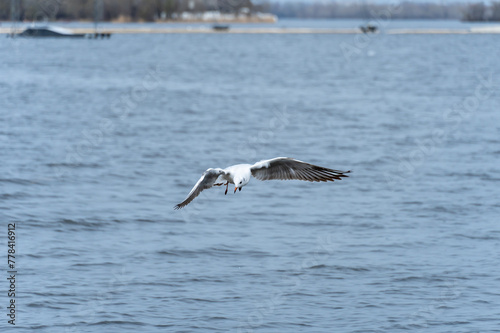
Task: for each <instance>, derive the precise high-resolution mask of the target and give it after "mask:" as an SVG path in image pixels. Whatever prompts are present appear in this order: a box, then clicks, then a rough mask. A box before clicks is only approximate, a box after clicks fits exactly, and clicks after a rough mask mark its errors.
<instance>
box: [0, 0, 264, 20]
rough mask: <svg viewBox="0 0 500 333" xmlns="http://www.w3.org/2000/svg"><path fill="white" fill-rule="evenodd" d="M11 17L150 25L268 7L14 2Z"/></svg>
mask: <svg viewBox="0 0 500 333" xmlns="http://www.w3.org/2000/svg"><path fill="white" fill-rule="evenodd" d="M15 3H16V6H15V8H14V12H15V15H14V16H15V17H16V19H17V20H20V21H32V20H40V19H42V18H43V19H48V20H93V19H94V18H96V17H97V18H98V19H99V20H104V21H126V22H140V21H145V22H152V21H158V20H168V19H172V18H174V17H178V16H179V15H176V14H180V13H184V12H188V13H203V12H208V11H217V12H221V13H235V14H241V15H252V13H255V12H269V8H270V6H269V4H268V3H267V2H265V1H264V2H262V3H261V4H253V3H252V1H251V0H17V1H15ZM10 18H11V0H0V20H9V19H10Z"/></svg>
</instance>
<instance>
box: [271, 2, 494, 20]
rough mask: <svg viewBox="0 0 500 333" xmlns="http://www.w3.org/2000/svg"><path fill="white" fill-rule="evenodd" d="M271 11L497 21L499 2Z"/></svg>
mask: <svg viewBox="0 0 500 333" xmlns="http://www.w3.org/2000/svg"><path fill="white" fill-rule="evenodd" d="M271 12H272V13H273V14H275V15H277V16H278V17H288V18H303V19H306V18H307V19H308V18H323V19H335V18H339V19H359V18H362V19H370V18H374V17H377V16H380V15H387V14H388V13H389V14H390V18H391V19H433V20H436V19H442V20H446V19H456V20H464V21H500V2H498V1H493V2H491V4H490V5H485V4H484V3H483V2H477V3H468V4H467V3H443V2H439V3H438V2H428V3H415V2H411V1H403V2H400V1H396V0H393V1H390V2H389V1H388V3H387V4H383V3H382V4H374V3H366V2H364V1H359V2H358V1H356V2H351V3H346V2H335V1H331V2H325V1H309V2H306V1H303V2H276V3H272V5H271Z"/></svg>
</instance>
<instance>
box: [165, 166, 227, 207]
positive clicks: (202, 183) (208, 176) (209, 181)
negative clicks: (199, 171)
mask: <svg viewBox="0 0 500 333" xmlns="http://www.w3.org/2000/svg"><path fill="white" fill-rule="evenodd" d="M221 174H224V171H223V170H222V169H208V170H207V171H205V172H204V173H203V175H201V178H200V179H199V180H198V182H197V183H196V185H194V187H193V189H192V190H191V192H189V194H188V196H187V198H186V199H185V200H184V201H183V202H181V203H180V204H178V205H176V206H175V207H174V209H181V208H182V207H184V206H186V205H187V204H189V203H190V202H191V201H193V200H194V198H196V197H197V196H198V195H200V193H201V192H202V191H203V190H206V189H208V188H211V187H212V186H214V184H215V181H216V180H217V178H219V176H220V175H221Z"/></svg>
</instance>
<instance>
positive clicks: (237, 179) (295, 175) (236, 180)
mask: <svg viewBox="0 0 500 333" xmlns="http://www.w3.org/2000/svg"><path fill="white" fill-rule="evenodd" d="M349 172H351V171H339V170H332V169H328V168H323V167H320V166H317V165H313V164H310V163H306V162H302V161H299V160H296V159H293V158H289V157H276V158H273V159H270V160H264V161H260V162H257V163H255V164H253V165H252V164H237V165H232V166H230V167H227V168H225V169H220V168H215V169H212V168H210V169H208V170H207V171H205V172H204V173H203V175H201V178H200V179H199V180H198V182H197V183H196V185H194V187H193V189H192V190H191V192H189V194H188V196H187V197H186V199H185V200H184V201H183V202H181V203H180V204H178V205H176V206H175V207H174V209H181V208H183V207H185V206H187V205H188V204H189V203H190V202H191V201H193V200H194V198H196V197H197V196H198V195H200V193H201V192H202V191H203V190H206V189H209V188H211V187H213V186H222V185H225V186H226V192H225V194H227V190H228V187H229V184H234V185H235V187H234V193H236V191H237V190H240V191H241V188H242V187H243V186H245V185H247V184H248V182H249V181H250V178H251V176H254V177H255V178H257V179H259V180H271V179H281V180H289V179H297V180H306V181H309V182H327V181H332V182H333V181H334V180H335V179H337V180H340V179H342V177H348V176H347V175H346V173H349Z"/></svg>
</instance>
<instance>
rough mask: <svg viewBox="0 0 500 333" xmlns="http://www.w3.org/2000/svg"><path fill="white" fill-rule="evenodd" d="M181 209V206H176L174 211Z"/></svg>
mask: <svg viewBox="0 0 500 333" xmlns="http://www.w3.org/2000/svg"><path fill="white" fill-rule="evenodd" d="M181 208H182V206H181V205H180V204H178V205H175V206H174V210H179V209H181Z"/></svg>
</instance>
